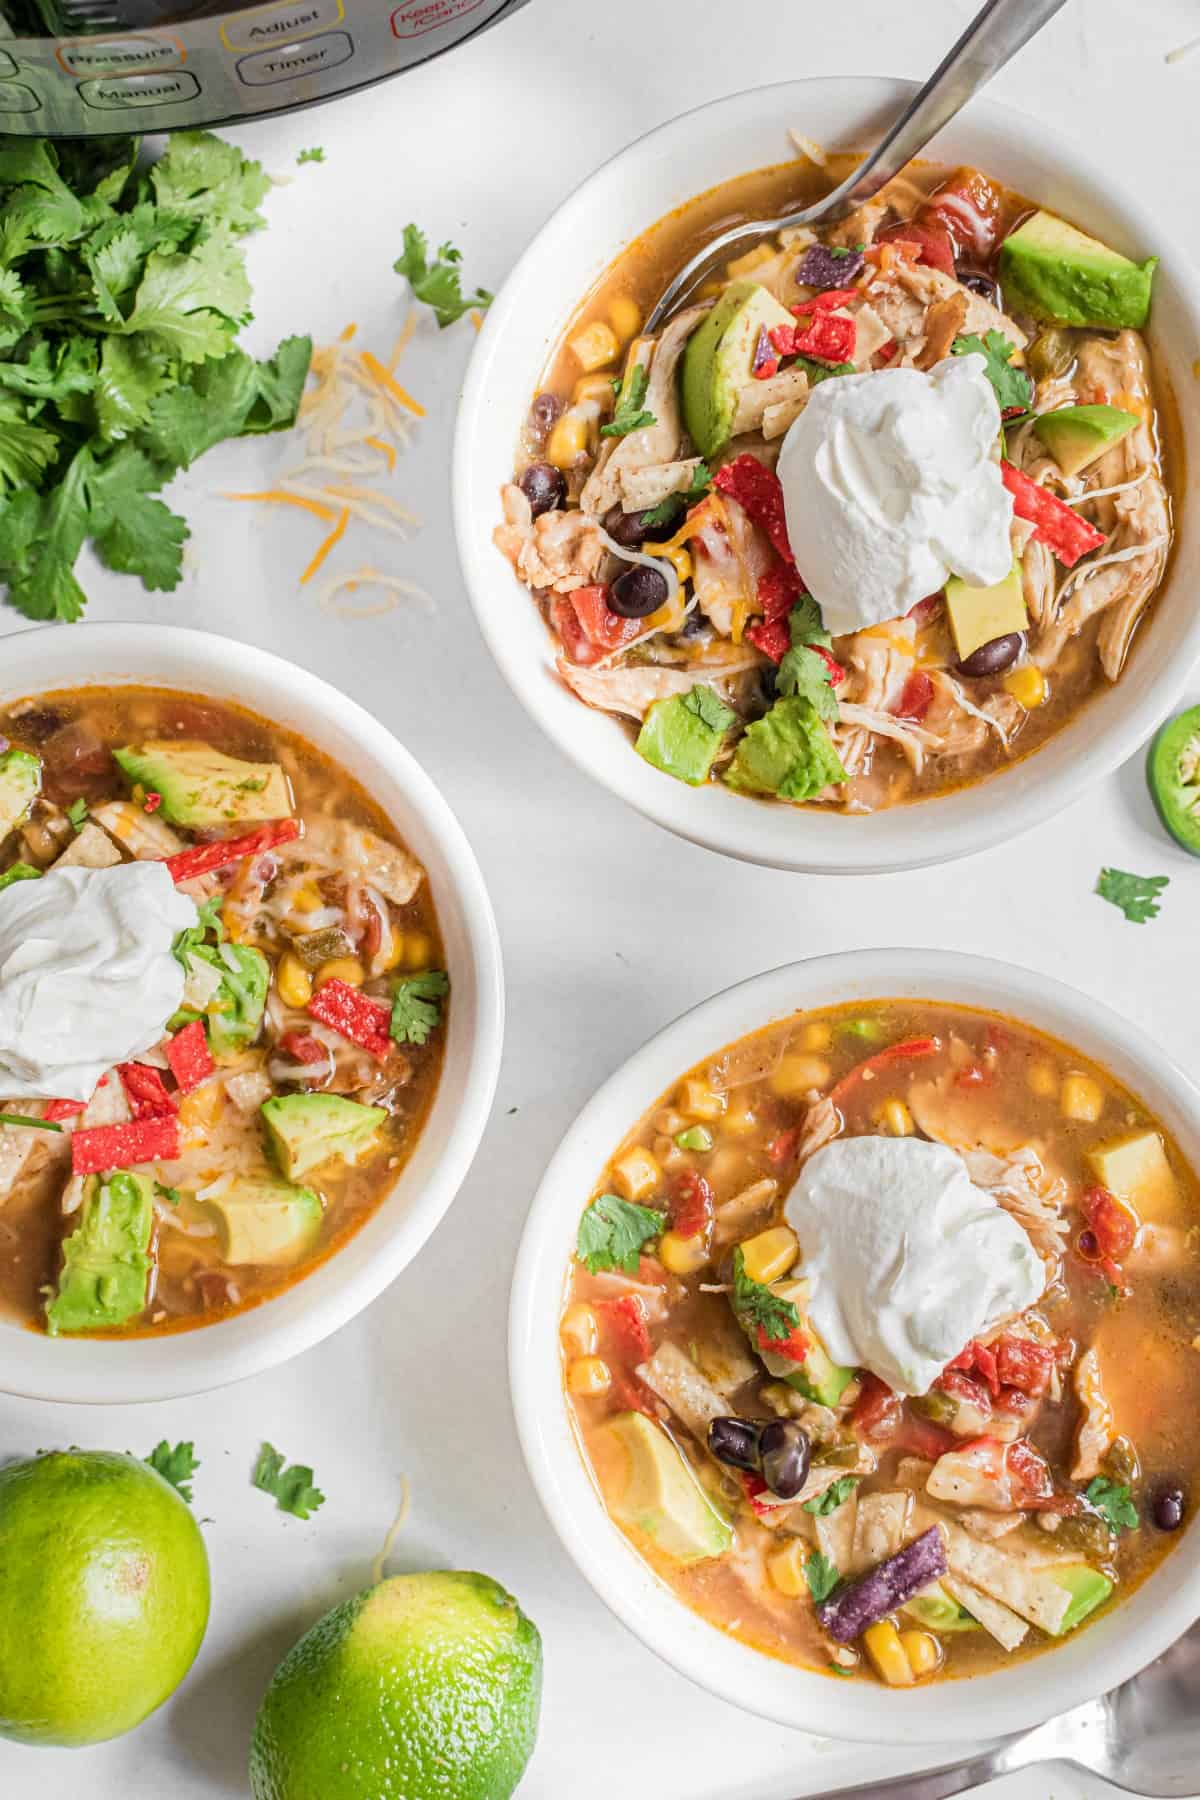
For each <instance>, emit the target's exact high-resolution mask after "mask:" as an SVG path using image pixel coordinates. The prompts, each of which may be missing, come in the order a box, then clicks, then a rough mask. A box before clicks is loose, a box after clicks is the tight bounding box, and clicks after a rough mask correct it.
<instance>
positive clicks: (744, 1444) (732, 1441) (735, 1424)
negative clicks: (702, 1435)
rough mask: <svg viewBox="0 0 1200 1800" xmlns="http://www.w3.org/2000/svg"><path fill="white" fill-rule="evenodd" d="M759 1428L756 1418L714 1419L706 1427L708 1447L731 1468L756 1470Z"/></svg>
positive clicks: (720, 1460) (719, 1460) (718, 1459)
mask: <svg viewBox="0 0 1200 1800" xmlns="http://www.w3.org/2000/svg"><path fill="white" fill-rule="evenodd" d="M760 1430H761V1426H760V1425H759V1423H758V1421H757V1420H756V1419H736V1418H728V1419H714V1420H713V1421H712V1424H711V1425H710V1426H709V1428H708V1447H709V1449H710V1450H711V1451H712V1454H713V1455H714V1456H715V1457H716V1459H717V1461H718V1462H722V1463H725V1464H726V1465H727V1466H728V1467H729V1468H731V1469H755V1470H757V1468H758V1434H759V1431H760Z"/></svg>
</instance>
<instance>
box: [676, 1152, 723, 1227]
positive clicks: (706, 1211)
mask: <svg viewBox="0 0 1200 1800" xmlns="http://www.w3.org/2000/svg"><path fill="white" fill-rule="evenodd" d="M715 1211H716V1198H715V1196H714V1194H713V1191H712V1189H711V1187H710V1186H709V1185H708V1183H707V1181H705V1179H704V1177H703V1175H701V1174H700V1172H699V1170H697V1169H682V1170H681V1171H680V1172H679V1174H678V1175H677V1176H676V1177H675V1180H674V1182H673V1183H672V1187H671V1229H672V1230H673V1231H677V1232H678V1233H679V1235H680V1237H685V1238H698V1237H706V1236H707V1235H708V1233H709V1232H710V1231H711V1230H712V1222H713V1214H714V1213H715Z"/></svg>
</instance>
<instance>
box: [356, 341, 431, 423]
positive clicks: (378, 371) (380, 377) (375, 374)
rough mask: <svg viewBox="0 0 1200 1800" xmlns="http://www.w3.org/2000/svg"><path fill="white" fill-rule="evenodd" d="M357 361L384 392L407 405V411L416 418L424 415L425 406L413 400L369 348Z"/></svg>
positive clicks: (401, 403)
mask: <svg viewBox="0 0 1200 1800" xmlns="http://www.w3.org/2000/svg"><path fill="white" fill-rule="evenodd" d="M359 361H360V362H361V364H362V366H363V368H364V369H365V370H366V372H367V374H368V375H369V376H370V377H371V379H372V380H373V381H377V382H378V383H379V386H380V387H381V388H382V389H383V390H384V392H385V393H387V394H390V395H391V396H392V399H393V400H398V401H399V403H400V405H401V406H404V407H407V408H408V411H409V412H410V413H413V414H414V415H415V416H416V417H417V418H418V419H423V418H424V417H425V408H424V407H423V406H422V405H421V403H420V401H419V400H414V399H413V397H412V395H411V394H410V393H409V392H408V390H407V388H402V387H401V386H400V383H399V382H398V381H397V380H396V378H395V376H394V375H393V374H392V373H391V371H390V370H389V369H385V368H384V366H383V364H382V363H381V362H380V360H379V358H378V357H377V356H373V355H372V354H371V352H370V351H369V350H364V351H363V353H362V355H361V356H360V357H359Z"/></svg>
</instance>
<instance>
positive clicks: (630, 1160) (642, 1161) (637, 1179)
mask: <svg viewBox="0 0 1200 1800" xmlns="http://www.w3.org/2000/svg"><path fill="white" fill-rule="evenodd" d="M659 1174H660V1170H659V1167H658V1164H657V1163H656V1162H655V1160H654V1158H653V1157H652V1156H651V1154H650V1152H649V1151H648V1150H643V1149H642V1148H641V1146H640V1145H638V1146H637V1147H635V1148H634V1149H633V1150H627V1151H626V1152H625V1155H624V1156H622V1157H621V1158H620V1159H619V1160H618V1161H617V1162H615V1163H614V1164H613V1185H614V1187H615V1188H616V1190H617V1192H618V1193H619V1194H620V1196H621V1198H622V1199H623V1200H644V1199H645V1198H646V1196H647V1194H652V1193H653V1192H654V1190H655V1188H656V1187H657V1186H658V1178H659Z"/></svg>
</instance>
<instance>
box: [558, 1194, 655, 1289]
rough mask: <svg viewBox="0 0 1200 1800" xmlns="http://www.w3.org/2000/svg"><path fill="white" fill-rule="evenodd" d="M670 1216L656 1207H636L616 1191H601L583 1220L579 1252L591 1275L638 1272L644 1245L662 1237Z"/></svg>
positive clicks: (578, 1246) (576, 1253) (578, 1238)
mask: <svg viewBox="0 0 1200 1800" xmlns="http://www.w3.org/2000/svg"><path fill="white" fill-rule="evenodd" d="M666 1223H667V1215H666V1213H663V1212H658V1211H657V1210H656V1209H655V1208H654V1207H652V1206H635V1205H634V1204H633V1203H632V1201H629V1200H620V1199H618V1197H617V1196H616V1194H601V1195H600V1198H599V1199H598V1200H593V1201H592V1204H591V1205H590V1206H589V1207H588V1209H587V1211H586V1212H585V1213H584V1215H583V1217H582V1219H581V1220H580V1221H579V1235H578V1237H577V1238H576V1240H575V1255H576V1257H577V1258H578V1259H579V1261H580V1262H581V1263H583V1264H584V1265H585V1267H586V1268H587V1270H588V1273H589V1274H591V1275H597V1274H599V1272H600V1270H601V1269H623V1270H624V1271H625V1273H626V1275H633V1274H636V1272H637V1266H638V1259H639V1257H640V1256H641V1252H642V1245H643V1244H648V1243H649V1242H650V1239H651V1238H656V1237H661V1235H662V1233H663V1231H664V1230H665V1228H666Z"/></svg>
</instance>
